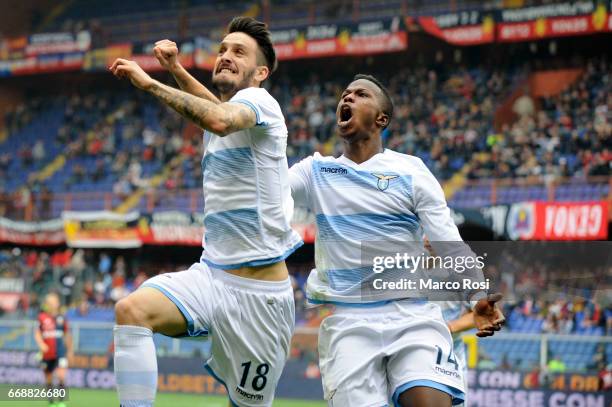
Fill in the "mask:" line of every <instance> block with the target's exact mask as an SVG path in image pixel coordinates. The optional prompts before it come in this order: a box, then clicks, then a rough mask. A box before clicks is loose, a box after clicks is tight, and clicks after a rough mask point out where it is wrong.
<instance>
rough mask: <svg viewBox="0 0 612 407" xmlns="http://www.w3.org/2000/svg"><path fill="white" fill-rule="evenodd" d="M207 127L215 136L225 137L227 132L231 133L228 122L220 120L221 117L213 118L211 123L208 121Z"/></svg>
mask: <svg viewBox="0 0 612 407" xmlns="http://www.w3.org/2000/svg"><path fill="white" fill-rule="evenodd" d="M208 127H209V128H208V130H209V131H211V132H213V133H214V134H216V135H217V136H221V137H225V136H227V135H228V134H229V133H231V129H230V126H229V124H228V123H227V121H224V120H222V118H219V119H217V120H214V121H213V122H212V123H210V125H209V126H208Z"/></svg>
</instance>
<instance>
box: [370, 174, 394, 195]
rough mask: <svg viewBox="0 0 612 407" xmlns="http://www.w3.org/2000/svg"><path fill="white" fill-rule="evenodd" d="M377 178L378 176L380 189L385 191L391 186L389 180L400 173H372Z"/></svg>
mask: <svg viewBox="0 0 612 407" xmlns="http://www.w3.org/2000/svg"><path fill="white" fill-rule="evenodd" d="M372 175H374V176H375V177H376V178H378V184H377V185H376V186H377V187H378V189H380V190H381V191H384V190H385V189H387V188H389V181H390V180H392V179H395V178H397V177H399V175H385V174H376V173H372Z"/></svg>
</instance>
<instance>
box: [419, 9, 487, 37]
mask: <svg viewBox="0 0 612 407" xmlns="http://www.w3.org/2000/svg"><path fill="white" fill-rule="evenodd" d="M417 21H418V23H419V25H420V26H421V27H422V28H423V30H424V31H426V32H427V33H429V34H431V35H433V36H434V37H438V38H440V39H442V40H444V41H446V42H448V43H449V44H454V45H476V44H486V43H491V42H493V41H494V40H495V21H494V16H493V15H492V14H491V13H483V12H481V11H478V10H472V11H463V12H460V13H449V14H442V15H439V16H423V17H418V19H417Z"/></svg>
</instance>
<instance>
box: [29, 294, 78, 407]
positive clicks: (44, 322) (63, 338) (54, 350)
mask: <svg viewBox="0 0 612 407" xmlns="http://www.w3.org/2000/svg"><path fill="white" fill-rule="evenodd" d="M34 339H35V340H36V344H37V345H38V348H39V350H40V352H41V353H42V363H41V367H42V369H43V371H44V373H45V383H46V385H47V390H52V388H53V374H54V373H56V374H57V380H58V382H59V383H58V388H59V389H64V383H65V379H66V369H67V368H68V359H71V358H72V337H71V335H70V331H69V329H68V321H67V320H66V317H65V316H64V315H63V314H62V313H61V312H60V298H59V296H58V295H57V294H55V293H50V294H47V296H46V297H45V302H44V304H43V310H42V311H41V312H40V314H39V315H38V329H36V331H35V333H34ZM49 404H50V405H52V406H54V407H65V406H66V405H65V404H64V397H59V398H58V401H57V403H55V401H54V398H53V397H49Z"/></svg>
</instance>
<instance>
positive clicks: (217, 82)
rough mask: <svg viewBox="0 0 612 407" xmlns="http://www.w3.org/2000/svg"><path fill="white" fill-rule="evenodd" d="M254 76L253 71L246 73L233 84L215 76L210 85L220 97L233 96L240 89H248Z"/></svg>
mask: <svg viewBox="0 0 612 407" xmlns="http://www.w3.org/2000/svg"><path fill="white" fill-rule="evenodd" d="M254 76H255V69H252V70H250V71H248V72H247V73H246V74H245V75H244V76H243V77H242V79H241V80H240V81H239V82H238V83H235V82H233V81H231V80H227V79H225V78H219V77H217V76H213V79H212V84H213V87H214V88H215V89H216V90H217V91H218V92H219V93H220V94H222V95H234V94H235V93H236V92H238V91H239V90H241V89H245V88H248V87H249V85H250V84H251V81H252V80H253V77H254Z"/></svg>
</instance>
